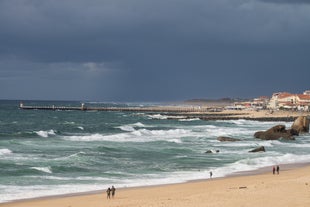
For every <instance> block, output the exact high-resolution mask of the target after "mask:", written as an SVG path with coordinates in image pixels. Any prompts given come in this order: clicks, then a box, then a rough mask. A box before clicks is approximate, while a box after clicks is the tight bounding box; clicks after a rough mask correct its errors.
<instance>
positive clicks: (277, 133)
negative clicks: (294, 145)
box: [254, 125, 298, 140]
mask: <svg viewBox="0 0 310 207" xmlns="http://www.w3.org/2000/svg"><path fill="white" fill-rule="evenodd" d="M293 135H298V134H297V133H296V130H292V129H290V130H286V129H285V126H284V125H277V126H274V127H272V128H270V129H268V130H267V131H259V132H256V133H255V134H254V137H255V138H258V139H263V140H277V139H280V138H283V139H289V140H295V138H294V137H293Z"/></svg>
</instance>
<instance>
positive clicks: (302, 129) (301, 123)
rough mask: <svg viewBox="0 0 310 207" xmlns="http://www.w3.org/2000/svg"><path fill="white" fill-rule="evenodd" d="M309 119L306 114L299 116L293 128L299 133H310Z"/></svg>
mask: <svg viewBox="0 0 310 207" xmlns="http://www.w3.org/2000/svg"><path fill="white" fill-rule="evenodd" d="M309 122H310V121H309V119H308V118H307V117H306V116H299V117H298V118H297V119H296V120H295V121H294V123H293V125H292V127H291V128H292V129H293V130H296V131H297V132H298V133H308V132H309Z"/></svg>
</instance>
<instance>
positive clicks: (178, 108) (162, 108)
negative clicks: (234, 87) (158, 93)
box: [19, 103, 221, 113]
mask: <svg viewBox="0 0 310 207" xmlns="http://www.w3.org/2000/svg"><path fill="white" fill-rule="evenodd" d="M19 108H20V109H24V110H58V111H128V112H166V113H169V112H170V113H172V112H173V113H190V112H192V113H201V112H208V111H212V110H213V111H214V110H221V109H215V108H214V107H213V108H207V107H203V108H202V107H191V106H148V107H129V106H128V107H88V106H85V105H84V104H81V106H56V105H51V106H36V105H35V106H27V105H24V104H23V103H21V104H20V105H19Z"/></svg>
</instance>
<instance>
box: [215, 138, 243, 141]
mask: <svg viewBox="0 0 310 207" xmlns="http://www.w3.org/2000/svg"><path fill="white" fill-rule="evenodd" d="M217 140H218V141H220V142H236V141H241V140H240V139H236V138H232V137H218V138H217Z"/></svg>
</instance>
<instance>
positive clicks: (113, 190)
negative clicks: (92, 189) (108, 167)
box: [111, 185, 116, 198]
mask: <svg viewBox="0 0 310 207" xmlns="http://www.w3.org/2000/svg"><path fill="white" fill-rule="evenodd" d="M115 190H116V189H115V188H114V186H113V185H112V188H111V192H112V198H114V195H115Z"/></svg>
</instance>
